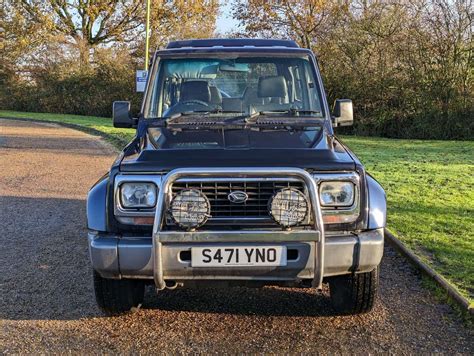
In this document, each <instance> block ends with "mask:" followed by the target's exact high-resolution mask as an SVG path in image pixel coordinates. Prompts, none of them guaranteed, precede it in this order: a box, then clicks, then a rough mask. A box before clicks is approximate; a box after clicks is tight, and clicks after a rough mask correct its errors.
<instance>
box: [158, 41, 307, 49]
mask: <svg viewBox="0 0 474 356" xmlns="http://www.w3.org/2000/svg"><path fill="white" fill-rule="evenodd" d="M245 46H247V47H289V48H299V46H298V45H297V44H296V42H295V41H290V40H271V39H260V38H258V39H253V38H226V39H220V38H211V39H200V40H183V41H172V42H170V43H168V46H167V47H166V48H167V49H174V48H184V47H188V48H189V47H245Z"/></svg>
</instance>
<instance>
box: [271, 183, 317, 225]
mask: <svg viewBox="0 0 474 356" xmlns="http://www.w3.org/2000/svg"><path fill="white" fill-rule="evenodd" d="M270 213H271V214H272V216H273V219H275V221H276V222H277V223H279V224H280V225H282V226H285V227H290V226H295V225H298V224H301V223H302V222H303V221H304V220H305V219H306V216H307V215H308V200H307V199H306V196H305V195H304V194H303V193H302V192H300V191H299V190H297V189H292V188H288V189H282V190H280V191H279V192H278V193H276V194H275V195H274V196H273V198H272V199H271V200H270Z"/></svg>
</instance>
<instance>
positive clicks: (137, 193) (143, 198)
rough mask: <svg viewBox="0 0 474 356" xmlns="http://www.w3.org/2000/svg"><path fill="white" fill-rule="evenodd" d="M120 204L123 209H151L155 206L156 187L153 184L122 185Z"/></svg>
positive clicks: (134, 183)
mask: <svg viewBox="0 0 474 356" xmlns="http://www.w3.org/2000/svg"><path fill="white" fill-rule="evenodd" d="M120 202H121V204H122V206H123V207H124V208H153V207H154V206H155V204H156V185H155V184H153V183H142V182H133V183H123V184H122V185H121V186H120Z"/></svg>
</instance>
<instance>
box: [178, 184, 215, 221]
mask: <svg viewBox="0 0 474 356" xmlns="http://www.w3.org/2000/svg"><path fill="white" fill-rule="evenodd" d="M170 210H171V216H172V217H173V220H174V221H175V222H176V223H177V224H178V225H179V226H181V227H182V228H184V229H195V228H197V227H199V226H202V225H204V224H205V223H206V221H207V219H208V218H209V216H210V212H211V205H210V203H209V200H208V199H207V197H206V196H205V195H204V194H202V193H201V192H200V191H198V190H195V189H186V190H181V191H180V192H179V193H178V194H176V196H175V197H174V198H173V200H172V201H171V209H170Z"/></svg>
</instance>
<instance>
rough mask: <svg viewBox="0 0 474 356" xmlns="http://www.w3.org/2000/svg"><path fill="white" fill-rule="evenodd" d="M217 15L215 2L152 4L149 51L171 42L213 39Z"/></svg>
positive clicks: (179, 0) (163, 1)
mask: <svg viewBox="0 0 474 356" xmlns="http://www.w3.org/2000/svg"><path fill="white" fill-rule="evenodd" d="M218 14H219V2H218V1H217V0H193V1H184V0H176V1H166V0H152V2H151V48H153V49H157V48H160V47H163V46H164V45H166V44H167V43H168V42H169V41H171V40H179V39H192V38H210V37H213V35H214V31H215V28H216V20H217V15H218Z"/></svg>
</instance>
